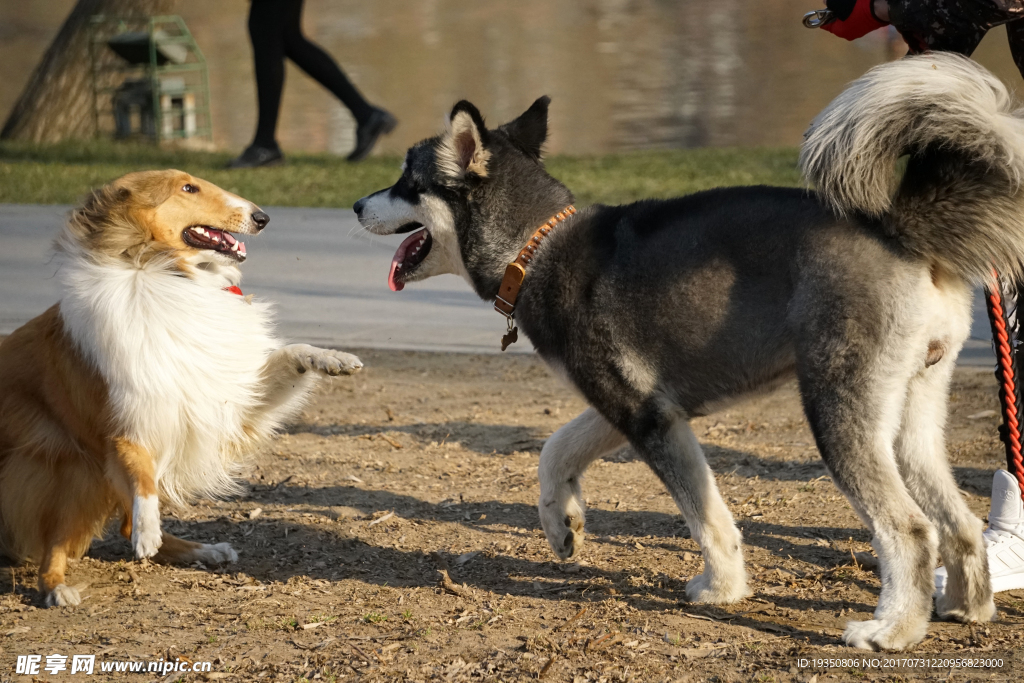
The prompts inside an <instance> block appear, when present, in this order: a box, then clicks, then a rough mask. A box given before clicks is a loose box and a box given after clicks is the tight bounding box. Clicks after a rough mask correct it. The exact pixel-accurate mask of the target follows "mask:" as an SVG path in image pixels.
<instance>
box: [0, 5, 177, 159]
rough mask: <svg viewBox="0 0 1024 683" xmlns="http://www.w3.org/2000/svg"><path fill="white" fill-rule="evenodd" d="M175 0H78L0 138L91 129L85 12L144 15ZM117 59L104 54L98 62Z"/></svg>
mask: <svg viewBox="0 0 1024 683" xmlns="http://www.w3.org/2000/svg"><path fill="white" fill-rule="evenodd" d="M174 3H175V0H78V3H77V4H76V5H75V7H74V9H73V10H71V14H69V15H68V18H67V19H66V20H65V21H64V25H63V26H61V28H60V31H59V32H58V33H57V37H56V38H54V39H53V43H51V44H50V47H49V48H48V49H47V50H46V54H44V55H43V59H42V61H40V62H39V66H37V67H36V70H35V72H34V73H33V74H32V77H31V78H30V79H29V81H28V84H27V85H26V86H25V90H24V91H22V93H21V97H19V98H18V101H17V103H15V105H14V108H13V109H12V110H11V115H10V116H9V117H8V118H7V122H6V123H5V124H4V127H3V130H2V131H0V139H4V140H32V141H34V142H58V141H60V140H66V139H68V138H81V137H89V136H91V135H93V134H94V133H95V132H96V121H95V118H94V115H93V82H92V62H91V59H90V55H89V17H91V16H93V15H95V14H105V15H107V16H111V17H148V16H150V15H155V14H167V13H168V12H170V11H172V9H173V6H174ZM116 59H119V58H118V57H117V56H116V55H114V54H113V53H112V52H109V51H106V52H104V53H103V59H102V61H101V62H100V64H101V65H103V64H105V63H107V62H113V60H116Z"/></svg>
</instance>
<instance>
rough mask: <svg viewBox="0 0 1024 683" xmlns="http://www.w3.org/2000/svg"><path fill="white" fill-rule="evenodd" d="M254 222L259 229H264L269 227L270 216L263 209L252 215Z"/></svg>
mask: <svg viewBox="0 0 1024 683" xmlns="http://www.w3.org/2000/svg"><path fill="white" fill-rule="evenodd" d="M252 222H253V223H255V224H256V229H257V230H262V229H263V228H265V227H267V223H269V222H270V216H268V215H267V214H265V213H263V212H262V211H257V212H256V213H254V214H253V215H252Z"/></svg>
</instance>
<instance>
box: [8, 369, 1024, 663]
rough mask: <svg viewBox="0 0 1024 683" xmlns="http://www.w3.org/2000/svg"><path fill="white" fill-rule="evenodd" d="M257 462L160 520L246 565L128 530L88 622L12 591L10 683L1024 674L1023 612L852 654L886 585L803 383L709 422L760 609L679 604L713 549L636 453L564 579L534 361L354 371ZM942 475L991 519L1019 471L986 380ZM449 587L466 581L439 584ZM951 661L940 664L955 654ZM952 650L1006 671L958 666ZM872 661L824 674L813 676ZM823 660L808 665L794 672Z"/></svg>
mask: <svg viewBox="0 0 1024 683" xmlns="http://www.w3.org/2000/svg"><path fill="white" fill-rule="evenodd" d="M359 355H360V356H361V357H362V358H363V360H364V362H365V363H366V366H367V367H366V369H365V370H364V371H363V372H362V373H360V374H359V375H357V376H355V377H352V378H341V379H338V380H334V381H332V382H331V383H330V384H328V385H326V386H325V387H324V388H323V389H322V391H320V392H319V394H318V397H317V399H316V400H315V402H314V403H313V404H312V405H311V407H310V408H309V409H308V410H306V411H305V413H304V414H303V416H302V417H301V419H300V421H299V423H298V424H297V425H295V426H294V427H293V428H291V429H290V430H289V431H288V432H287V433H286V434H283V435H281V436H280V437H279V438H277V439H276V440H275V441H274V442H273V443H272V444H270V446H269V447H268V448H266V449H265V451H264V452H262V453H261V454H260V455H259V457H258V458H257V460H256V464H255V466H254V468H253V470H252V472H251V475H250V476H249V477H248V478H247V480H246V481H245V482H244V487H245V493H244V494H242V495H239V496H238V497H237V498H235V499H232V500H228V501H221V502H206V501H204V502H200V503H198V504H196V505H194V506H192V507H189V508H188V509H186V510H183V511H179V512H178V513H176V514H175V513H172V512H170V511H168V512H167V513H166V514H165V517H164V524H165V528H166V529H167V530H168V531H170V532H172V533H175V534H178V535H181V536H184V537H186V538H190V539H194V540H202V541H218V542H220V541H229V542H231V543H232V544H233V545H234V547H235V548H236V549H237V550H238V552H239V555H240V558H239V561H238V563H237V564H234V565H230V566H227V567H222V568H213V567H211V568H207V567H203V566H198V565H197V566H193V567H165V566H159V565H154V564H150V563H148V562H134V561H132V560H131V554H130V549H129V546H128V543H127V542H126V541H124V540H122V539H121V538H120V537H119V536H117V535H116V534H111V536H110V537H108V539H107V540H104V541H98V542H96V543H94V545H93V547H92V550H91V551H90V553H89V555H88V556H87V557H86V558H84V559H82V560H80V561H77V562H74V563H73V564H72V566H71V569H70V573H69V581H68V582H69V583H70V584H86V585H87V586H86V587H85V588H84V590H83V595H84V596H85V600H84V602H83V604H82V605H81V606H80V607H78V608H74V609H70V608H60V609H45V608H43V607H42V602H41V599H40V596H39V595H38V594H37V593H36V591H35V588H34V586H35V568H34V567H32V566H24V567H17V568H10V569H8V568H3V569H2V570H0V592H2V596H0V681H5V682H6V681H23V680H24V681H28V680H31V677H28V676H17V675H15V674H14V673H13V672H14V671H15V660H16V657H17V655H25V654H38V655H42V656H43V664H44V665H45V661H46V660H45V657H46V655H49V654H52V653H60V654H64V655H72V654H94V655H97V662H100V661H113V660H127V659H131V660H136V661H141V660H146V661H156V660H160V659H164V660H165V661H177V660H178V659H179V658H180V659H181V660H182V661H184V660H188V661H190V662H203V661H209V662H212V663H213V664H212V673H210V674H206V675H202V674H194V673H188V674H180V673H177V672H172V673H170V674H168V675H167V676H157V675H156V674H144V673H137V674H131V673H120V674H112V673H101V672H100V671H99V663H97V665H96V672H95V674H94V675H93V676H92V677H88V678H87V677H85V676H84V675H82V674H76V675H73V676H72V675H70V674H68V672H66V671H65V672H64V673H60V674H56V675H52V674H49V673H46V672H45V671H43V672H42V673H41V674H39V675H38V676H36V679H37V680H40V681H49V680H101V681H102V680H118V681H121V680H129V681H132V680H135V681H143V680H146V681H148V680H163V681H176V680H183V681H192V680H229V681H257V680H264V679H265V680H268V681H289V682H292V681H303V680H306V679H309V680H317V681H352V680H359V681H428V680H431V681H435V680H439V681H464V680H478V679H480V680H510V681H519V680H524V681H525V680H533V679H536V678H542V679H544V680H551V681H573V682H582V681H624V680H633V681H677V680H693V681H703V680H717V681H747V680H754V681H794V680H795V681H801V682H810V681H818V680H820V681H825V680H826V679H827V680H853V679H856V680H918V679H935V680H958V681H959V680H965V679H971V680H974V679H979V680H981V679H984V680H992V679H995V680H1006V679H1009V678H1011V677H1014V678H1019V674H1020V673H1021V672H1024V655H1022V653H1021V651H1022V649H1024V648H1022V647H1021V645H1022V643H1024V629H1022V628H1021V625H1022V623H1024V591H1020V592H1016V593H1002V594H999V595H997V597H996V603H997V605H998V608H999V617H998V621H996V622H994V623H991V624H984V625H978V626H974V627H971V626H965V625H960V624H955V623H943V622H933V623H932V624H931V626H930V628H929V632H928V637H927V638H926V639H925V641H924V642H923V643H922V644H921V645H920V646H918V647H917V648H916V649H915V650H914V651H913V652H912V653H910V654H909V655H905V656H909V657H913V658H917V659H921V660H924V662H925V663H926V664H927V666H922V665H921V663H919V662H912V663H911V664H912V665H911V666H909V667H902V668H895V669H894V668H885V669H883V668H880V667H881V666H882V665H883V664H884V663H886V662H885V660H886V659H889V658H887V657H882V656H880V655H879V656H878V657H879V662H877V663H870V662H867V663H866V662H865V660H866V659H868V658H869V657H870V655H868V654H867V653H862V652H858V651H855V650H851V649H849V648H846V647H844V646H843V645H842V644H841V641H840V639H839V636H840V634H841V633H842V629H843V625H844V623H845V622H846V621H848V620H850V619H867V618H870V614H871V612H872V610H873V609H874V607H875V604H876V601H877V598H878V591H879V580H878V577H877V576H876V574H875V573H873V572H872V571H870V570H869V569H867V568H866V567H864V566H861V564H860V562H856V563H855V561H854V558H853V556H852V554H851V552H853V553H863V552H870V546H869V543H868V541H869V535H868V533H867V531H866V530H865V528H864V527H863V526H862V525H861V523H860V522H859V521H858V519H857V518H856V516H855V515H854V513H853V511H852V510H851V508H850V507H849V505H848V504H847V502H846V501H845V499H843V498H842V496H841V495H840V494H839V493H838V491H837V490H836V489H835V487H834V486H833V485H832V483H831V481H830V480H829V478H828V476H827V475H826V473H825V469H824V467H823V465H822V464H821V462H820V460H819V458H818V455H817V452H816V450H815V448H814V445H813V442H812V438H811V435H810V432H809V430H808V428H807V425H806V423H805V421H804V419H803V416H802V413H801V410H800V406H799V401H798V398H797V394H796V391H795V387H794V386H792V385H787V386H785V387H783V388H782V389H781V390H780V391H778V392H776V393H773V394H771V395H769V396H766V397H762V398H759V399H756V400H753V401H751V402H748V403H745V404H742V405H740V406H738V407H735V408H733V409H730V410H728V411H726V412H722V413H718V414H715V415H712V416H710V417H707V418H701V419H698V420H695V421H694V429H695V431H696V433H697V435H698V437H699V439H700V441H701V443H703V444H704V447H705V449H706V452H707V455H708V458H709V460H710V462H711V466H712V468H713V469H714V470H715V472H716V474H717V477H718V484H719V486H720V487H721V489H722V491H723V495H724V496H725V498H726V501H727V502H728V503H729V506H730V508H731V509H732V512H733V514H734V515H735V517H736V520H737V522H738V524H739V526H740V528H741V530H742V531H743V534H744V539H745V544H746V545H745V554H746V558H747V566H748V571H749V573H750V575H751V585H752V588H753V590H754V595H753V596H752V597H751V598H749V599H747V600H745V601H743V602H741V603H738V604H736V605H730V606H728V607H724V608H719V607H711V606H705V605H691V604H688V603H686V602H685V600H684V598H685V593H684V586H685V584H686V581H687V580H688V579H689V578H691V577H693V576H694V575H695V574H697V573H699V572H700V571H701V567H702V562H701V556H700V552H699V550H698V548H697V545H696V543H695V542H694V541H693V540H691V539H690V537H689V531H688V529H687V527H686V525H685V524H684V523H683V522H682V519H681V518H680V516H679V514H678V513H677V511H676V508H675V505H674V504H673V502H672V500H671V499H670V498H669V496H668V495H667V494H666V492H665V490H664V488H663V487H662V486H661V484H660V483H659V482H658V480H657V479H656V478H655V477H654V475H653V474H652V473H651V472H650V471H649V470H648V469H647V467H646V466H645V465H644V464H642V463H641V462H638V461H636V460H634V459H633V458H632V456H631V454H630V452H629V451H628V450H626V451H622V452H620V453H617V454H616V455H614V456H613V457H610V458H608V459H605V460H603V461H598V462H597V463H595V465H594V466H593V467H592V468H591V470H590V471H589V472H588V475H587V478H586V481H585V482H584V493H585V495H586V497H587V499H588V504H589V511H588V516H587V532H588V539H587V543H586V545H585V546H584V549H583V553H582V558H581V560H580V561H579V562H578V563H561V562H558V561H557V560H556V558H555V556H554V555H553V553H552V552H551V550H550V549H549V547H548V544H547V541H546V540H545V538H544V535H543V532H542V531H541V528H540V523H539V520H538V516H537V510H536V504H537V499H538V495H539V488H538V484H537V460H538V454H539V452H540V448H541V446H542V444H543V442H544V439H545V438H546V437H548V436H549V435H550V434H551V433H552V432H553V431H554V430H555V429H557V428H558V427H559V426H560V425H562V424H563V423H565V422H567V421H568V420H569V419H570V418H572V417H574V416H575V415H576V414H578V413H579V412H580V411H581V410H582V409H583V408H584V403H583V402H582V400H581V399H580V398H579V397H578V396H576V395H574V394H573V393H572V392H571V391H570V390H569V389H567V388H566V387H565V386H564V385H563V384H562V383H561V382H560V381H559V380H557V379H555V378H554V377H553V376H552V375H551V374H549V373H548V371H547V370H546V369H545V368H544V367H543V366H542V364H541V363H540V362H539V361H538V360H536V359H535V358H533V357H530V356H498V355H494V356H473V355H457V354H436V353H435V354H428V353H405V352H382V351H363V352H359ZM951 407H952V411H951V422H950V434H949V451H950V458H951V460H952V463H953V466H954V468H955V471H956V477H957V480H958V481H959V483H960V485H961V487H962V489H963V493H964V496H965V498H966V499H967V501H968V503H969V505H970V506H971V508H972V509H973V510H974V511H975V512H976V513H977V514H978V515H979V516H980V517H982V518H984V516H985V515H986V514H987V512H988V507H989V498H988V496H989V489H990V485H991V476H992V471H993V470H994V469H995V468H996V467H998V466H1000V464H1001V463H1002V462H1003V455H1002V453H1003V451H1002V447H1001V444H1000V443H999V441H998V438H997V433H996V425H997V423H998V417H997V415H996V412H995V411H996V410H997V408H998V403H997V397H996V388H995V381H994V379H993V378H992V374H991V372H990V371H987V370H985V371H981V370H973V369H961V370H958V372H957V376H956V383H955V389H954V393H953V395H952V401H951ZM439 566H447V567H448V570H449V575H450V578H451V582H449V583H447V584H446V586H442V585H441V583H440V576H441V575H440V573H439V571H438V567H439ZM940 655H942V657H940ZM945 655H952V656H954V657H960V658H973V659H975V660H977V659H982V658H999V657H1001V658H1002V662H1003V666H1002V668H988V669H986V668H958V667H957V666H955V665H954V666H952V667H951V665H950V663H949V662H945V661H944V656H945ZM816 658H817V659H833V660H834V659H837V658H838V659H846V660H850V659H855V660H857V661H854V662H850V661H847V662H845V664H844V663H843V662H838V663H835V662H833V663H831V664H830V663H829V662H825V663H824V665H821V666H815V665H814V661H813V660H814V659H816ZM802 659H803V660H808V662H801V660H802Z"/></svg>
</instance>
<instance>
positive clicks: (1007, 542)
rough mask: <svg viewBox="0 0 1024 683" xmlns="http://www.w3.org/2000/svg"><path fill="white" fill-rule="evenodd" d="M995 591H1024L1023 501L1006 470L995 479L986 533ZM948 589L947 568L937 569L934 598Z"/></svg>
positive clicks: (1014, 482) (984, 535) (1015, 481)
mask: <svg viewBox="0 0 1024 683" xmlns="http://www.w3.org/2000/svg"><path fill="white" fill-rule="evenodd" d="M983 537H984V539H985V547H986V549H987V551H988V570H989V573H990V574H991V576H992V592H993V593H1000V592H1002V591H1012V590H1015V589H1018V588H1024V500H1022V499H1021V493H1020V487H1019V486H1018V485H1017V480H1016V479H1015V478H1014V477H1013V475H1011V474H1010V473H1009V472H1007V471H1006V470H996V473H995V476H994V477H993V478H992V508H991V510H990V511H989V514H988V529H985V533H984V534H983ZM945 590H946V568H945V567H939V568H938V569H936V570H935V595H942V593H943V592H944V591H945Z"/></svg>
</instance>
